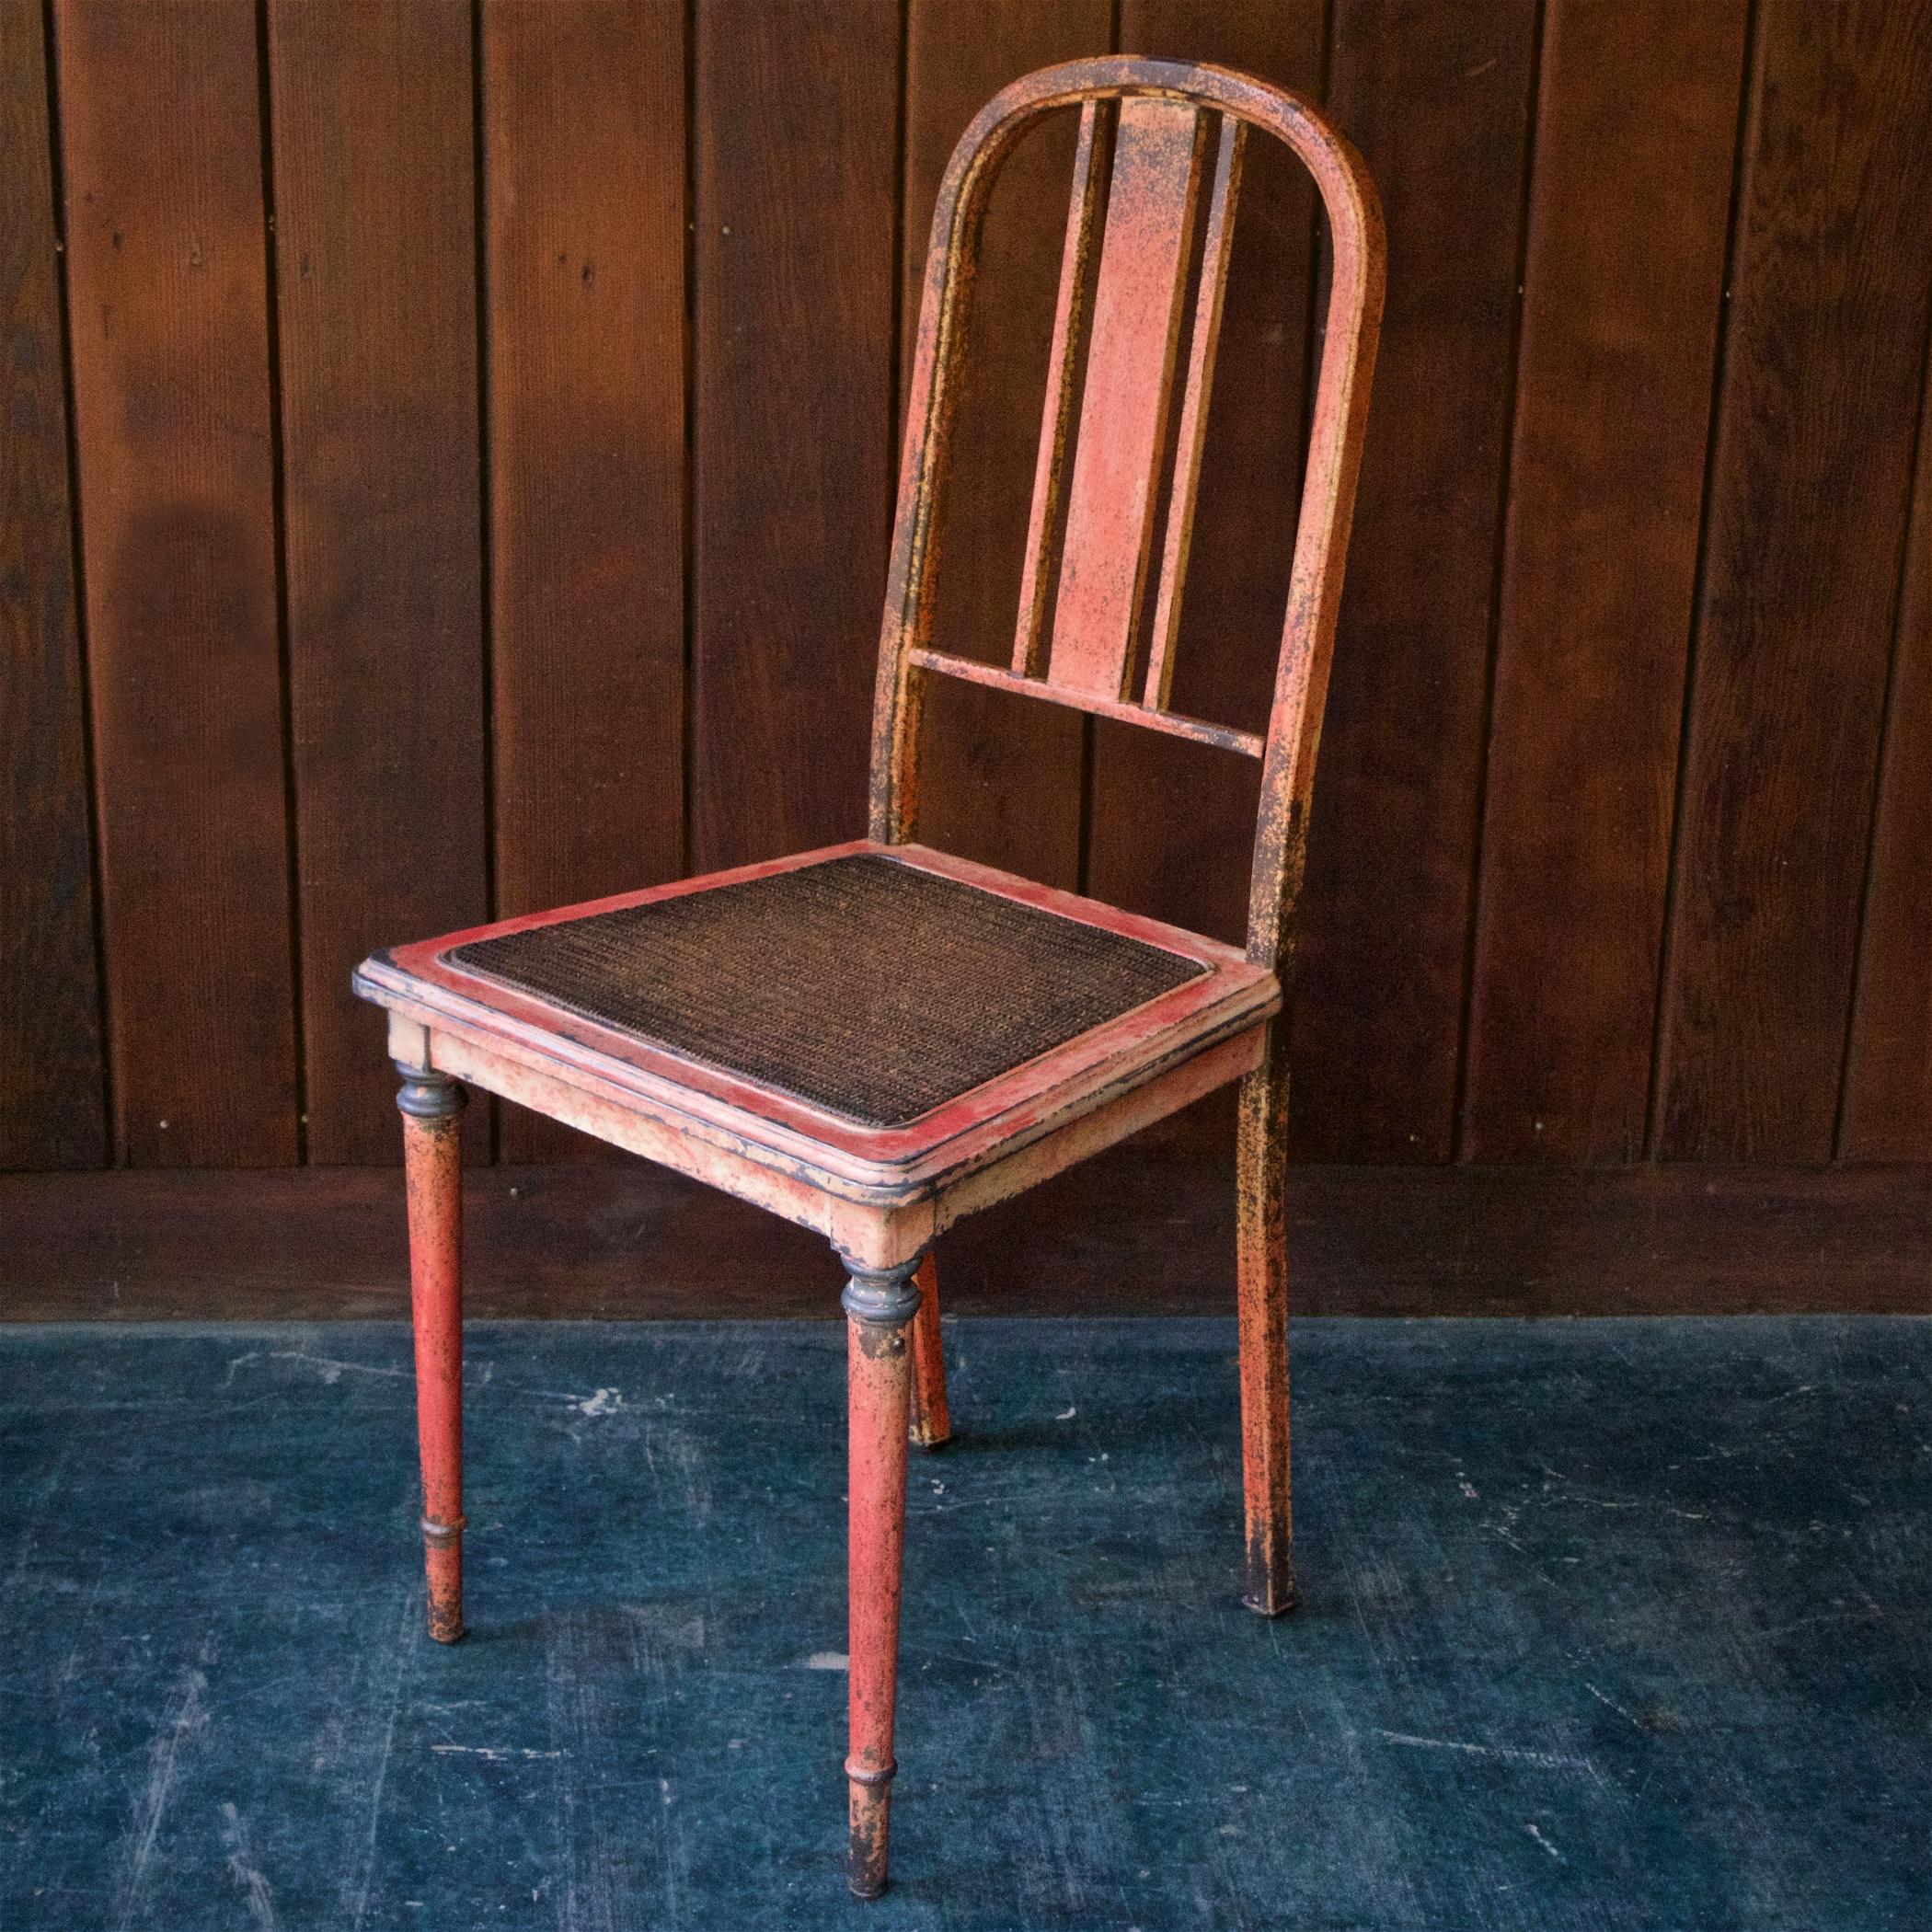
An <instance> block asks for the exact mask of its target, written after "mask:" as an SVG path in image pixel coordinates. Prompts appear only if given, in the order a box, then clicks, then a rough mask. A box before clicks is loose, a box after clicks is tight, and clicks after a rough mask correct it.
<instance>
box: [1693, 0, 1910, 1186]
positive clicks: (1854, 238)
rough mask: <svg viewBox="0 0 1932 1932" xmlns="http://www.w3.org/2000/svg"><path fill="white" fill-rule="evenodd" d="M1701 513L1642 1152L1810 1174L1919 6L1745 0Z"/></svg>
mask: <svg viewBox="0 0 1932 1932" xmlns="http://www.w3.org/2000/svg"><path fill="white" fill-rule="evenodd" d="M1756 66H1757V72H1756V74H1755V75H1754V86H1755V89H1756V92H1755V97H1754V101H1753V106H1752V119H1751V127H1750V131H1749V134H1748V137H1747V141H1746V152H1745V156H1744V173H1743V178H1742V186H1741V197H1742V200H1741V213H1740V228H1739V236H1738V241H1737V260H1736V269H1735V273H1734V278H1733V283H1732V291H1731V321H1730V328H1729V333H1728V339H1727V344H1726V351H1725V366H1724V385H1723V392H1722V394H1721V396H1720V397H1719V404H1718V409H1719V416H1718V437H1717V450H1716V459H1715V466H1714V469H1713V474H1712V477H1711V483H1710V497H1709V505H1708V520H1709V535H1708V561H1707V565H1706V578H1705V587H1704V598H1703V608H1702V610H1701V612H1700V614H1699V623H1698V630H1697V637H1696V648H1695V654H1694V658H1693V668H1692V699H1691V705H1690V712H1689V719H1688V742H1687V743H1686V745H1685V776H1684V790H1683V806H1682V823H1681V826H1680V829H1679V834H1678V856H1677V876H1676V888H1675V897H1674V902H1673V931H1672V935H1671V945H1670V956H1669V966H1668V970H1667V973H1666V983H1665V988H1664V1010H1663V1019H1662V1028H1661V1064H1660V1066H1659V1073H1658V1078H1659V1088H1658V1091H1659V1121H1658V1143H1659V1151H1661V1152H1662V1154H1663V1155H1665V1156H1668V1157H1670V1158H1673V1159H1680V1160H1681V1159H1698V1160H1721V1159H1742V1160H1822V1159H1823V1158H1825V1157H1826V1156H1828V1155H1829V1154H1830V1153H1831V1151H1832V1139H1833V1131H1834V1118H1835V1114H1836V1103H1837V1094H1838V1085H1839V1074H1840V1068H1841V1064H1842V1061H1843V1056H1844V1052H1845V1044H1846V1023H1847V1019H1848V1017H1849V1010H1850V997H1851V979H1852V970H1853V958H1854V951H1855V948H1856V943H1857V921H1858V906H1859V898H1860V892H1861V889H1862V885H1863V881H1864V878H1865V871H1866V855H1867V844H1868V836H1869V826H1870V822H1871V804H1872V795H1873V794H1872V787H1873V783H1874V776H1875V772H1876V766H1877V759H1878V752H1879V737H1880V719H1881V712H1882V707H1883V703H1884V694H1885V686H1886V675H1887V666H1888V662H1889V659H1890V654H1891V646H1892V617H1893V606H1894V601H1895V598H1896V594H1897V587H1898V568H1899V557H1900V546H1901V543H1902V540H1903V532H1904V524H1905V516H1906V507H1907V496H1908V492H1909V489H1910V476H1909V467H1910V464H1911V455H1912V443H1913V431H1914V425H1915V420H1916V416H1917V410H1918V401H1919V394H1918V390H1919V382H1920V375H1921V371H1922V369H1923V365H1924V350H1925V341H1926V261H1927V260H1928V259H1932V194H1927V193H1926V182H1927V180H1928V179H1932V117H1928V116H1927V114H1926V101H1927V99H1928V98H1932V5H1926V4H1925V0H1915V4H1904V0H1899V4H1882V5H1881V4H1878V0H1847V4H1846V5H1845V6H1836V7H1816V6H1809V5H1806V4H1804V0H1767V4H1765V6H1762V8H1761V10H1760V17H1759V20H1758V25H1757V31H1756Z"/></svg>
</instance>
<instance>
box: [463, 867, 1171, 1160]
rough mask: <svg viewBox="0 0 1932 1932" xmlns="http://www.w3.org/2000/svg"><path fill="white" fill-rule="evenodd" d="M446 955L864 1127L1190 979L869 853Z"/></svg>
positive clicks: (957, 1091)
mask: <svg viewBox="0 0 1932 1932" xmlns="http://www.w3.org/2000/svg"><path fill="white" fill-rule="evenodd" d="M447 957H448V959H449V960H450V962H451V963H452V964H453V965H456V966H459V967H461V968H462V969H463V970H464V971H465V972H471V973H477V974H480V975H482V976H484V977H486V978H489V979H491V980H495V981H499V982H500V983H503V984H505V985H508V986H511V987H512V988H514V989H515V990H517V991H518V992H521V993H524V994H529V995H535V996H536V997H538V998H540V999H543V1000H545V1001H547V1002H549V1003H551V1004H553V1005H555V1006H562V1007H565V1008H567V1009H569V1011H571V1012H574V1013H578V1014H581V1015H583V1016H584V1017H585V1018H591V1019H594V1020H597V1021H599V1022H601V1023H602V1024H603V1025H604V1026H607V1027H613V1028H615V1029H617V1030H618V1031H620V1032H623V1033H627V1034H629V1035H632V1036H633V1037H635V1038H637V1039H638V1040H643V1041H650V1042H651V1043H653V1044H655V1045H659V1046H664V1047H669V1048H671V1049H672V1050H673V1052H678V1053H682V1054H684V1055H686V1056H687V1057H689V1058H691V1059H695V1060H700V1061H704V1062H707V1063H708V1064H711V1065H713V1066H718V1067H721V1068H723V1069H725V1070H726V1071H727V1072H730V1073H733V1074H738V1075H745V1076H747V1077H749V1078H751V1079H754V1080H758V1081H762V1082H764V1083H765V1084H766V1085H768V1086H772V1087H777V1088H779V1089H780V1090H781V1091H783V1092H785V1093H788V1094H790V1095H793V1096H794V1097H796V1098H799V1099H802V1100H807V1101H810V1102H811V1104H812V1105H814V1106H817V1107H822V1108H824V1109H827V1110H830V1111H832V1112H834V1113H837V1114H842V1115H844V1116H845V1117H846V1118H847V1119H849V1120H852V1121H857V1122H858V1123H860V1124H861V1125H864V1126H868V1127H895V1126H901V1125H903V1124H904V1123H905V1122H907V1121H914V1120H916V1119H918V1118H919V1116H920V1115H922V1114H925V1113H929V1112H930V1111H931V1110H933V1109H934V1108H936V1107H939V1106H942V1105H944V1103H945V1102H947V1101H948V1100H951V1099H954V1098H958V1097H959V1096H960V1095H961V1094H963V1093H967V1092H970V1091H971V1090H972V1088H973V1087H979V1086H981V1085H982V1084H983V1083H984V1082H986V1081H988V1080H991V1079H993V1078H995V1076H996V1075H1000V1074H1003V1073H1006V1072H1007V1071H1008V1070H1009V1069H1011V1068H1013V1067H1016V1066H1018V1065H1019V1064H1021V1063H1022V1062H1024V1061H1027V1060H1030V1059H1032V1058H1033V1057H1034V1056H1035V1055H1036V1054H1039V1053H1043V1052H1047V1051H1049V1050H1050V1049H1051V1048H1053V1047H1056V1046H1059V1045H1061V1044H1062V1043H1063V1042H1064V1041H1069V1040H1072V1039H1074V1038H1075V1036H1077V1035H1079V1034H1081V1033H1084V1032H1087V1030H1089V1029H1092V1028H1094V1027H1098V1026H1100V1025H1103V1024H1104V1023H1105V1022H1106V1021H1108V1020H1110V1019H1114V1018H1118V1017H1119V1016H1120V1015H1121V1014H1123V1013H1126V1012H1128V1011H1130V1010H1131V1009H1132V1008H1133V1007H1135V1006H1142V1005H1144V1004H1145V1002H1147V1001H1148V1000H1150V999H1153V998H1155V997H1156V996H1157V995H1160V994H1163V993H1166V992H1167V991H1169V990H1170V989H1171V988H1173V987H1175V986H1178V985H1180V984H1181V983H1183V982H1185V981H1188V980H1190V979H1194V978H1197V977H1198V976H1199V975H1200V974H1201V973H1202V971H1203V968H1202V966H1201V965H1200V963H1199V962H1198V961H1196V960H1190V959H1184V958H1182V957H1181V956H1180V955H1179V954H1178V953H1173V952H1169V951H1167V950H1166V949H1163V948H1161V947H1158V946H1151V945H1148V944H1146V943H1144V942H1143V941H1141V940H1138V939H1133V938H1130V937H1125V936H1123V935H1121V934H1119V933H1112V932H1108V931H1106V930H1104V929H1103V928H1101V927H1099V926H1088V925H1086V924H1084V923H1082V922H1081V921H1079V920H1077V919H1072V918H1068V917H1065V916H1064V915H1063V914H1059V913H1053V912H1048V911H1044V910H1041V908H1039V907H1036V906H1031V905H1026V904H1022V903H1019V902H1018V901H1016V900H1012V899H1007V898H1004V897H1002V896H1001V895H1000V894H998V893H995V892H990V891H982V890H980V889H979V888H977V887H975V886H972V885H969V884H966V883H964V882H962V881H961V880H956V879H948V878H943V877H941V876H940V875H938V874H937V873H935V872H928V871H925V870H922V869H921V868H919V867H917V866H913V865H907V864H904V863H903V862H901V861H899V860H897V859H892V858H887V857H881V856H879V855H877V854H874V853H862V854H855V855H851V856H847V857H840V858H832V859H826V860H823V861H822V862H820V863H818V864H816V865H808V866H800V867H798V868H794V869H792V870H789V871H784V872H776V873H772V874H770V875H768V876H766V877H764V878H758V879H750V880H741V881H739V882H738V883H736V884H730V885H721V886H715V887H712V888H711V889H710V890H708V891H698V892H688V893H684V894H682V895H680V896H678V897H675V898H670V899H658V900H653V901H650V902H647V903H641V904H636V905H627V906H620V907H617V908H615V910H612V911H608V912H599V913H592V914H586V915H585V916H583V917H581V918H576V919H567V920H562V921H558V923H556V924H553V925H546V926H531V927H526V928H524V929H523V930H522V931H517V932H509V933H500V934H497V935H495V936H493V937H488V938H482V939H475V940H472V941H470V942H469V943H468V944H466V945H463V946H459V947H456V948H454V949H452V950H451V951H450V953H449V954H448V955H447Z"/></svg>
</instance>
